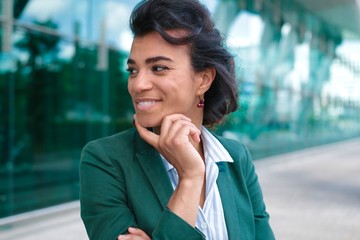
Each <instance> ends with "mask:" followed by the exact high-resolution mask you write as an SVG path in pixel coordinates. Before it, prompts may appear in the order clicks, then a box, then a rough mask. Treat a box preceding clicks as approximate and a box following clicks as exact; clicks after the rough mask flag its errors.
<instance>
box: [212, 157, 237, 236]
mask: <svg viewBox="0 0 360 240" xmlns="http://www.w3.org/2000/svg"><path fill="white" fill-rule="evenodd" d="M217 164H218V167H219V175H218V179H217V185H218V189H219V192H220V197H221V202H222V205H223V209H224V215H225V222H226V226H227V231H228V237H229V239H238V238H239V236H240V234H241V232H240V223H239V216H238V212H237V207H236V200H235V196H234V189H233V184H234V183H233V182H232V181H231V179H230V174H229V169H228V166H227V164H226V163H224V162H218V163H217Z"/></svg>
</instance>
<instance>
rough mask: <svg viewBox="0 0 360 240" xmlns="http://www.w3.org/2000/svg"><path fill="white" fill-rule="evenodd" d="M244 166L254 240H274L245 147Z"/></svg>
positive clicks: (259, 188) (258, 185) (255, 175)
mask: <svg viewBox="0 0 360 240" xmlns="http://www.w3.org/2000/svg"><path fill="white" fill-rule="evenodd" d="M245 154H246V162H245V163H246V164H245V178H246V185H247V189H248V193H249V197H250V200H251V204H252V209H253V213H254V221H255V239H256V240H275V237H274V234H273V231H272V229H271V227H270V224H269V214H268V213H267V211H266V207H265V203H264V200H263V194H262V190H261V187H260V184H259V181H258V177H257V174H256V172H255V166H254V164H253V162H252V159H251V156H250V153H249V151H248V149H247V148H246V147H245Z"/></svg>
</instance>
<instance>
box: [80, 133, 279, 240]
mask: <svg viewBox="0 0 360 240" xmlns="http://www.w3.org/2000/svg"><path fill="white" fill-rule="evenodd" d="M216 137H217V138H218V139H219V141H220V142H221V143H222V144H223V146H224V147H225V148H226V149H227V150H228V152H229V153H230V155H231V157H232V158H233V160H234V162H233V163H227V162H221V163H219V164H218V166H219V176H218V179H217V184H218V188H219V192H220V196H221V201H222V204H223V209H224V215H225V221H226V226H227V230H228V236H229V239H241V240H250V239H259V240H270V239H275V238H274V235H273V233H272V230H271V228H270V226H269V221H268V220H269V215H268V214H267V212H266V210H265V205H264V202H263V196H262V192H261V189H260V186H259V183H258V179H257V175H256V173H255V169H254V165H253V163H252V161H251V157H250V155H249V152H248V151H247V149H246V148H245V147H244V146H243V145H242V144H240V143H238V142H236V141H233V140H229V139H225V138H222V137H218V136H216ZM172 193H173V189H172V186H171V183H170V180H169V178H168V175H167V172H166V170H165V167H164V165H163V163H162V160H161V157H160V155H159V153H158V152H157V151H156V150H155V149H154V148H153V147H152V146H151V145H149V144H148V143H146V142H145V141H143V140H142V139H141V138H140V136H139V134H138V133H137V131H136V130H135V129H130V130H127V131H124V132H121V133H118V134H116V135H113V136H110V137H105V138H102V139H98V140H95V141H92V142H90V143H88V144H87V145H86V146H85V147H84V149H83V151H82V154H81V163H80V203H81V217H82V220H83V222H84V224H85V227H86V230H87V233H88V235H89V237H90V239H94V240H114V239H116V238H117V236H118V235H120V234H122V233H126V232H127V228H128V227H129V226H133V227H138V228H141V229H142V230H144V231H145V232H146V233H147V234H148V235H149V236H151V238H152V239H161V240H163V239H181V240H188V239H205V238H204V236H203V234H202V233H201V232H200V231H199V230H198V229H196V228H193V227H192V226H191V225H189V224H188V223H186V222H185V221H183V220H182V219H181V218H179V217H178V216H177V215H176V214H174V213H172V212H171V211H170V210H169V209H168V208H167V207H166V206H167V202H168V200H169V198H170V196H171V194H172Z"/></svg>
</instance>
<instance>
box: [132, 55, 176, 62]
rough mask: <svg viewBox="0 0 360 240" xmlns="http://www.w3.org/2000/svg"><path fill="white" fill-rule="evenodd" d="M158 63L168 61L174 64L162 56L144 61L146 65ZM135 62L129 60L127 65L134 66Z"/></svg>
mask: <svg viewBox="0 0 360 240" xmlns="http://www.w3.org/2000/svg"><path fill="white" fill-rule="evenodd" d="M158 61H169V62H174V61H173V60H172V59H171V58H168V57H164V56H156V57H151V58H147V59H146V60H145V63H146V64H150V63H154V62H158ZM135 63H136V62H135V60H133V59H131V58H129V59H128V60H127V64H135Z"/></svg>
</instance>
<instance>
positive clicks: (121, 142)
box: [84, 128, 136, 149]
mask: <svg viewBox="0 0 360 240" xmlns="http://www.w3.org/2000/svg"><path fill="white" fill-rule="evenodd" d="M135 134H136V130H135V129H134V128H131V129H128V130H125V131H122V132H119V133H116V134H114V135H111V136H107V137H103V138H99V139H95V140H92V141H90V142H88V143H87V144H86V145H85V146H84V149H89V148H96V147H99V146H101V147H103V148H106V149H109V148H110V149H111V148H118V147H119V146H123V147H125V146H129V145H132V144H133V142H134V139H135Z"/></svg>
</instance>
